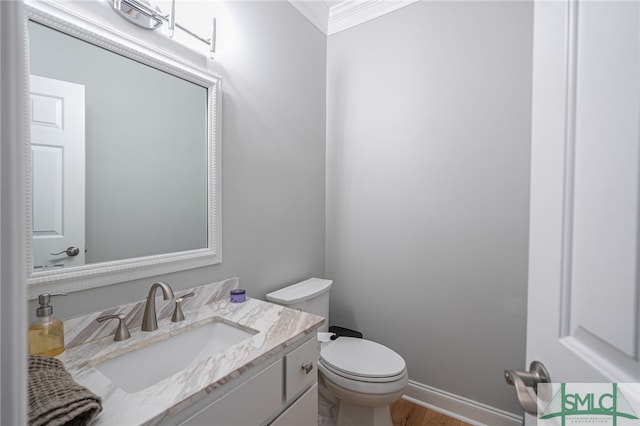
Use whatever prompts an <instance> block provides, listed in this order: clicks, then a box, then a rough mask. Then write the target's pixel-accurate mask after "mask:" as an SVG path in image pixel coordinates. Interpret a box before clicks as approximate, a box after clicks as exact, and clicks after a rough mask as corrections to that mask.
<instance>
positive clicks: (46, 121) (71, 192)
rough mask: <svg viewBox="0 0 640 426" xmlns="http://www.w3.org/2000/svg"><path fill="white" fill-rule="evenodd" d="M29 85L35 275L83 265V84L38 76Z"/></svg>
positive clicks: (33, 77)
mask: <svg viewBox="0 0 640 426" xmlns="http://www.w3.org/2000/svg"><path fill="white" fill-rule="evenodd" d="M30 84H31V155H32V170H33V174H32V183H33V193H32V196H33V197H32V200H33V205H32V214H33V216H32V217H33V224H32V225H33V244H32V248H33V250H32V252H33V267H34V272H38V271H44V270H48V269H49V268H56V267H66V266H78V265H83V264H84V244H85V241H84V229H85V217H84V210H85V193H84V191H85V106H84V103H85V102H84V86H83V85H80V84H75V83H69V82H66V81H60V80H54V79H51V78H45V77H39V76H35V75H32V76H31V79H30ZM56 253H59V254H56Z"/></svg>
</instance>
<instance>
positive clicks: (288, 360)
mask: <svg viewBox="0 0 640 426" xmlns="http://www.w3.org/2000/svg"><path fill="white" fill-rule="evenodd" d="M319 356H320V343H319V342H318V339H316V338H315V336H314V338H313V339H311V340H309V341H308V342H307V343H305V344H303V345H302V346H300V347H299V348H298V349H296V350H294V351H293V352H291V353H290V354H288V355H287V356H286V357H285V369H286V377H285V400H286V401H290V400H291V399H293V398H295V396H296V395H298V394H300V393H301V392H302V391H303V390H304V389H305V388H307V387H308V386H310V385H311V384H312V383H315V382H316V381H317V377H318V358H319Z"/></svg>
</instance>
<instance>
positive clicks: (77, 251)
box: [49, 246, 80, 257]
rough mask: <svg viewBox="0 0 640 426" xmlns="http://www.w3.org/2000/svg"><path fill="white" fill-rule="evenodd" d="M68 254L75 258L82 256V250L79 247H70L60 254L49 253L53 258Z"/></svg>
mask: <svg viewBox="0 0 640 426" xmlns="http://www.w3.org/2000/svg"><path fill="white" fill-rule="evenodd" d="M62 253H66V254H67V256H69V257H73V256H77V255H79V254H80V249H79V248H78V247H73V246H71V247H69V248H67V249H66V250H62V251H61V252H60V253H49V254H50V255H51V256H57V255H59V254H62Z"/></svg>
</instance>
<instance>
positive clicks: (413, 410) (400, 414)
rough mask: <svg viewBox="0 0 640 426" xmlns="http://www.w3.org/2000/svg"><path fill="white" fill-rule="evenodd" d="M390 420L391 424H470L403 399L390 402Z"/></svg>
mask: <svg viewBox="0 0 640 426" xmlns="http://www.w3.org/2000/svg"><path fill="white" fill-rule="evenodd" d="M391 420H393V426H435V425H439V426H470V425H469V424H468V423H465V422H462V421H460V420H457V419H453V418H451V417H447V416H445V415H444V414H440V413H438V412H437V411H433V410H430V409H428V408H424V407H421V406H419V405H416V404H413V403H411V402H409V401H406V400H404V399H401V400H399V401H397V402H395V403H393V404H391Z"/></svg>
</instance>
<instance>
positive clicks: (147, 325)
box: [142, 281, 173, 331]
mask: <svg viewBox="0 0 640 426" xmlns="http://www.w3.org/2000/svg"><path fill="white" fill-rule="evenodd" d="M158 287H160V288H161V289H162V297H163V298H164V300H169V299H172V298H173V290H171V287H169V284H167V283H165V282H163V281H158V282H155V283H153V284H152V285H151V288H150V289H149V295H148V296H147V303H146V305H145V307H144V316H143V317H142V331H153V330H157V329H158V317H157V316H156V289H157V288H158Z"/></svg>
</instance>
